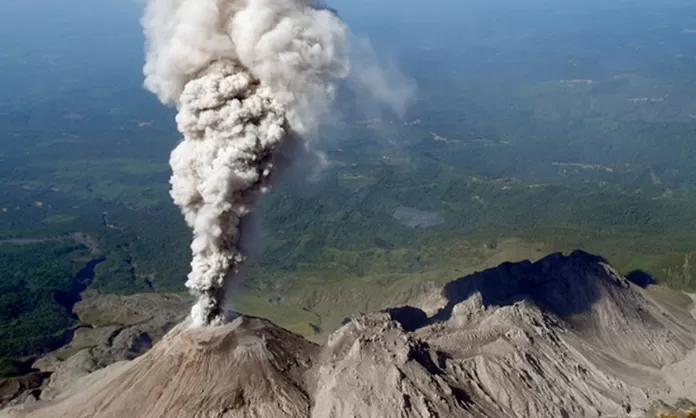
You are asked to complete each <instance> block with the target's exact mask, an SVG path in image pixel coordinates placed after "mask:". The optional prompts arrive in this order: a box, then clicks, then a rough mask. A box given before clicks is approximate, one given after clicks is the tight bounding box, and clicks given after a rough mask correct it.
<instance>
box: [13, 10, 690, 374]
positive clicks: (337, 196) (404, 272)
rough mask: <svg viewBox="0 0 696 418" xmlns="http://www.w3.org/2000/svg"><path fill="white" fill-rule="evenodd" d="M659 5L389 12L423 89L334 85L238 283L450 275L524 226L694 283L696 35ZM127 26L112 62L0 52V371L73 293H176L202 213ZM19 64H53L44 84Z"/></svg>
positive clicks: (52, 339) (295, 285)
mask: <svg viewBox="0 0 696 418" xmlns="http://www.w3.org/2000/svg"><path fill="white" fill-rule="evenodd" d="M687 9H688V8H687ZM688 10H692V9H688ZM656 13H657V12H655V11H654V10H647V9H646V10H643V9H639V10H634V11H633V12H632V13H631V14H630V15H629V17H628V18H627V19H626V20H625V21H621V22H620V23H617V20H616V11H611V10H604V9H601V8H600V9H598V10H593V11H592V12H591V13H590V12H588V13H587V14H583V15H572V14H570V13H560V12H558V13H556V12H552V11H549V12H548V14H545V15H542V16H536V17H534V18H532V17H530V16H528V15H526V14H523V13H522V14H514V15H512V14H510V15H502V16H496V17H495V18H496V19H502V20H501V21H500V22H497V23H496V26H498V27H502V28H503V29H501V30H500V31H498V32H495V33H492V32H491V30H490V27H491V25H492V24H493V23H492V20H491V19H493V18H494V17H493V16H479V19H471V20H466V21H464V22H457V24H456V25H455V24H447V23H446V22H445V23H443V24H442V25H441V26H438V27H432V26H424V25H425V24H423V23H419V22H418V21H414V22H411V23H410V24H409V25H405V26H404V27H402V28H390V29H384V30H383V32H380V33H379V34H377V35H379V36H381V39H382V40H383V42H384V43H386V44H388V47H389V48H391V49H392V50H393V51H395V52H394V53H395V56H396V57H397V58H398V60H399V62H400V63H401V65H402V66H403V72H404V73H407V74H409V75H410V76H412V77H413V78H414V79H415V81H416V82H417V85H418V97H417V100H415V101H414V103H413V104H412V105H411V106H410V107H409V108H408V109H407V110H406V111H405V112H403V113H402V114H395V112H393V111H392V112H390V111H388V110H384V111H375V112H371V113H370V112H367V110H366V108H367V107H366V106H362V104H363V103H362V102H361V98H360V97H358V95H357V93H355V92H354V91H351V89H350V87H351V86H350V85H347V86H341V88H340V89H339V91H338V99H339V100H338V103H339V104H338V105H337V108H336V114H337V115H339V114H340V117H336V120H331V121H330V123H327V124H326V125H325V126H323V127H322V128H321V129H320V131H319V132H318V133H317V134H316V136H317V138H312V139H313V140H314V141H313V143H314V144H316V148H317V151H321V152H322V153H323V155H325V157H326V164H325V166H321V165H320V164H319V163H317V162H316V161H315V160H313V159H311V158H309V157H306V158H307V159H306V160H301V161H299V162H298V164H297V167H296V168H295V170H294V171H292V173H291V175H288V176H286V177H285V178H284V179H283V180H282V181H281V182H280V184H278V186H277V187H276V189H274V190H273V191H271V192H270V193H269V194H267V195H266V196H264V198H263V199H262V201H261V204H260V208H259V215H260V218H261V223H262V228H261V230H262V236H261V237H260V239H259V251H258V253H256V254H254V255H253V257H252V258H251V260H250V264H249V269H248V271H247V272H246V275H245V278H244V282H243V285H242V289H241V290H240V295H241V296H240V298H241V299H244V297H246V296H247V295H251V296H249V298H250V299H249V300H253V301H255V302H256V301H257V300H260V301H268V300H269V298H271V297H276V296H277V294H278V293H279V292H281V291H285V290H288V289H290V290H292V295H302V297H298V298H297V300H295V301H293V303H296V304H297V306H298V307H299V308H298V310H301V309H304V308H305V307H306V306H308V305H312V304H313V303H314V300H311V301H307V300H302V298H303V297H304V296H306V295H309V296H307V298H306V299H311V298H315V299H316V297H315V296H316V295H315V294H313V293H312V291H313V290H314V289H315V288H317V287H318V286H319V285H323V284H328V285H335V286H337V288H340V289H342V290H343V289H348V288H349V287H350V286H351V284H352V283H359V285H357V286H358V287H360V289H358V290H361V291H364V292H366V293H371V294H379V292H378V291H375V289H378V290H380V291H385V292H386V290H385V289H391V288H390V287H389V286H392V285H393V284H394V282H396V281H398V280H412V281H414V282H416V281H419V280H430V278H431V277H430V276H429V274H431V273H432V272H438V274H440V273H441V275H442V280H446V279H449V280H451V279H455V278H457V275H458V274H459V272H461V271H466V270H467V269H470V268H478V267H479V266H483V265H487V264H486V263H489V262H502V260H506V259H515V258H516V257H520V254H525V256H526V254H527V252H525V251H526V250H525V251H522V250H519V251H517V249H515V248H510V245H509V244H508V243H509V242H513V241H514V242H515V243H516V244H514V245H517V246H518V247H520V248H522V249H527V248H533V249H534V254H538V255H543V254H544V253H549V252H555V251H572V250H574V249H576V248H580V249H584V250H586V251H589V252H595V253H599V254H601V255H603V256H605V257H606V258H607V259H609V261H610V262H611V263H612V264H613V265H614V266H615V267H616V268H617V269H618V270H619V271H620V272H621V273H623V274H629V273H631V272H632V271H634V270H641V271H645V272H647V273H649V274H650V275H652V276H653V277H654V278H655V279H656V280H657V282H658V283H663V284H668V285H670V286H672V287H674V288H678V289H684V290H690V291H696V279H695V278H694V276H695V275H696V270H694V265H695V264H696V263H692V262H690V260H691V257H692V256H693V255H694V254H696V235H695V234H693V230H694V229H695V228H696V210H694V208H696V165H694V164H693V161H694V160H695V157H696V116H695V115H696V101H695V100H694V99H693V98H694V97H696V78H694V74H696V71H694V69H696V58H695V57H696V46H695V45H696V44H695V43H694V42H693V39H694V38H693V36H692V35H689V33H687V32H685V29H686V28H687V27H688V24H690V21H689V20H688V19H687V18H686V17H685V16H686V15H688V13H686V12H685V11H684V10H682V9H679V8H670V9H665V10H662V11H660V13H657V15H656ZM658 15H659V16H658ZM501 22H502V23H503V24H502V25H501ZM664 22H670V23H664ZM590 27H592V28H599V29H596V30H594V29H593V30H591V31H590V30H588V28H590ZM646 27H649V28H651V30H649V31H646V30H644V28H646ZM374 30H376V31H380V30H382V29H374ZM580 31H582V33H586V34H587V36H586V37H585V38H584V39H583V41H582V42H575V36H576V33H578V32H580ZM413 34H418V35H419V36H418V39H414V38H413ZM109 35H110V34H109ZM689 36H691V38H688V37H689ZM131 41H133V44H128V45H127V47H126V46H124V47H123V48H122V50H119V51H113V55H114V57H116V56H117V55H118V54H121V55H118V56H119V57H123V59H120V58H119V59H118V60H116V59H115V58H114V57H111V55H110V56H109V57H108V58H109V61H108V62H109V67H108V68H109V71H110V72H109V74H111V76H110V77H95V76H94V75H93V74H92V73H90V72H88V71H87V70H88V69H87V68H86V67H84V66H79V65H77V64H75V63H76V62H78V61H75V60H73V61H70V60H65V61H61V60H60V59H59V58H55V59H54V60H52V59H48V58H46V56H45V55H32V54H36V52H35V51H34V52H26V53H19V52H17V53H13V54H8V55H7V59H6V60H4V61H1V62H0V68H2V70H3V71H4V72H3V74H4V75H5V73H7V80H10V81H7V82H5V85H3V81H2V80H0V89H3V88H5V89H4V90H2V91H6V92H7V93H6V94H7V98H6V100H2V101H0V376H2V375H3V374H5V375H7V374H14V373H17V372H19V371H21V370H23V369H22V367H23V364H22V363H21V362H17V359H18V358H21V357H22V356H25V355H27V354H34V353H39V352H43V351H46V350H50V349H51V348H55V346H56V344H60V343H61V342H63V341H64V340H65V338H68V337H69V335H70V332H71V330H73V329H74V328H75V327H77V326H81V325H83V324H81V323H80V321H79V318H76V317H75V315H74V314H73V312H72V310H71V308H72V306H73V304H74V303H76V302H77V301H78V300H79V299H80V294H81V293H83V292H84V291H85V290H89V291H90V292H101V293H115V294H121V295H128V294H134V293H142V292H182V291H184V283H185V281H186V275H187V274H188V270H189V260H190V252H189V242H190V231H189V230H188V228H187V227H186V225H185V224H184V221H183V218H182V216H181V214H180V213H179V211H178V209H177V208H176V207H175V206H174V205H173V203H172V202H171V199H170V196H169V194H168V189H169V183H168V182H169V175H170V170H169V166H168V155H169V152H170V150H171V149H172V148H173V147H174V146H175V145H176V142H177V141H178V138H179V134H178V133H177V132H176V129H175V121H174V112H173V110H172V109H165V108H163V107H162V106H161V105H160V104H159V103H157V102H156V100H155V99H154V98H152V97H150V96H149V94H148V93H146V92H144V91H143V89H142V88H141V73H140V71H139V65H140V64H139V61H138V60H140V59H141V57H140V55H137V54H140V52H141V50H142V48H141V45H140V41H141V40H140V39H133V40H131ZM136 53H137V54H136ZM110 54H111V52H110ZM114 61H118V62H114ZM126 64H127V65H126ZM41 65H46V66H48V67H47V68H44V67H41ZM26 66H31V68H27V67H26ZM83 67H84V68H83ZM124 67H125V68H124ZM136 70H137V71H136ZM26 72H28V73H32V74H33V73H40V74H51V77H55V79H54V80H49V81H51V82H50V83H48V81H47V82H46V83H47V84H50V85H42V88H43V90H42V91H41V92H40V93H37V89H36V86H34V85H33V84H32V83H27V82H26V80H25V78H26V77H24V74H25V73H26ZM38 78H39V77H37V79H38ZM22 80H24V81H22ZM44 90H45V91H44ZM366 113H367V114H366ZM303 158H305V157H303ZM315 166H316V167H315ZM320 166H321V167H320ZM314 168H321V169H316V170H315V169H314ZM511 240H512V241H511ZM344 286H345V287H344ZM307 289H309V290H307ZM305 290H307V292H304V291H305ZM346 293H348V292H346ZM254 298H255V299H254ZM242 302H244V300H242ZM351 302H352V301H351ZM264 303H266V302H264ZM248 305H249V304H246V305H245V304H244V303H240V306H242V307H244V306H248ZM256 306H266V305H258V304H257V305H256ZM305 311H307V312H308V309H307V310H305ZM305 311H303V313H302V314H303V315H304V313H306V312H305ZM307 315H311V313H308V314H307ZM341 319H342V318H339V319H338V321H340V320H341ZM305 322H306V321H305Z"/></svg>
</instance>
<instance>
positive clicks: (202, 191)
mask: <svg viewBox="0 0 696 418" xmlns="http://www.w3.org/2000/svg"><path fill="white" fill-rule="evenodd" d="M143 27H144V30H145V35H146V38H147V56H146V64H145V68H144V73H145V86H146V87H147V88H148V89H149V90H150V91H152V92H153V93H155V94H156V95H157V96H158V97H159V98H160V100H161V101H162V102H163V103H165V104H171V105H176V106H177V108H178V114H177V117H176V121H177V126H178V128H179V131H180V132H181V134H182V135H183V141H182V142H181V143H180V144H179V146H178V147H177V148H176V149H175V150H174V151H173V152H172V154H171V158H170V164H171V167H172V172H173V174H172V178H171V185H172V190H171V195H172V198H173V200H174V202H175V203H176V204H177V205H178V206H179V207H180V208H181V211H182V213H183V214H184V217H185V219H186V222H187V223H188V225H189V226H190V227H191V228H192V230H193V242H192V243H191V251H192V253H193V259H192V261H191V272H190V273H189V275H188V281H187V282H186V286H187V287H188V288H189V289H190V290H191V291H192V292H193V293H194V294H195V295H197V296H198V298H199V300H198V302H197V303H196V305H195V306H194V307H193V309H192V311H191V315H192V318H193V323H194V325H196V326H204V325H216V324H220V323H223V322H224V321H225V307H224V301H225V290H226V288H227V287H228V286H229V285H230V282H231V281H232V280H233V279H234V278H235V277H236V276H237V275H238V274H239V269H240V268H241V266H242V264H243V263H244V261H245V259H246V251H245V248H246V246H245V243H248V242H249V241H250V240H253V238H254V237H252V236H245V234H247V235H248V234H250V233H253V232H249V231H253V228H246V227H244V223H245V222H247V221H248V219H250V217H249V216H250V215H251V214H252V213H253V211H254V210H255V208H256V204H257V200H258V199H259V197H260V195H261V194H262V193H264V192H265V191H266V190H267V188H268V187H269V186H270V185H271V181H272V180H273V178H274V176H277V175H278V174H279V172H280V170H279V168H281V165H282V164H280V163H281V161H280V160H282V158H281V157H285V156H282V155H281V154H282V152H283V149H284V147H286V146H287V144H288V142H289V141H291V140H293V139H294V138H297V137H300V136H302V135H303V134H306V133H307V132H308V131H310V130H312V129H314V128H315V127H316V125H317V123H318V121H319V120H320V119H321V117H322V112H323V111H326V110H327V109H328V106H329V104H330V101H331V99H332V97H333V90H334V88H333V84H332V81H334V80H337V79H340V78H344V77H346V76H347V74H348V61H347V59H346V55H345V42H346V34H345V27H344V25H343V23H342V22H341V21H340V20H339V19H338V18H337V17H336V16H335V15H334V14H333V13H331V12H330V11H328V10H317V9H314V8H312V7H311V3H310V1H308V0H150V1H149V2H148V4H147V8H146V11H145V17H144V18H143ZM243 232H244V233H243Z"/></svg>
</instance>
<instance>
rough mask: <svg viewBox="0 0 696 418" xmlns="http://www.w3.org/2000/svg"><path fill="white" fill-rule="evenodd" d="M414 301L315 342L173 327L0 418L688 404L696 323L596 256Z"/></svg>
mask: <svg viewBox="0 0 696 418" xmlns="http://www.w3.org/2000/svg"><path fill="white" fill-rule="evenodd" d="M423 301H424V302H423V306H419V307H398V308H393V309H389V310H386V311H383V312H377V313H372V314H369V315H365V316H362V317H358V318H354V319H353V320H352V321H350V322H349V323H347V324H346V325H344V326H343V327H342V328H341V329H339V330H338V331H336V332H335V333H334V334H333V335H332V336H331V337H330V339H329V341H328V342H327V343H326V344H325V345H324V346H323V347H319V346H316V345H314V344H312V343H310V342H308V341H306V340H304V339H303V338H302V337H300V336H297V335H295V334H292V333H290V332H288V331H285V330H283V329H281V328H279V327H277V326H275V325H273V324H272V323H270V322H268V321H265V320H262V319H258V318H250V317H239V318H237V319H235V320H233V321H232V322H231V323H229V324H228V325H225V326H223V327H219V328H206V329H191V328H189V327H188V326H187V324H186V323H183V324H181V325H179V326H177V327H176V328H174V329H173V330H172V331H170V332H169V333H168V334H167V335H166V336H165V337H164V338H163V339H162V340H161V341H160V342H159V343H157V344H156V345H155V346H154V347H153V348H152V349H151V350H149V351H147V352H146V353H145V354H144V355H142V356H140V357H138V358H136V359H135V360H132V361H129V362H123V363H117V364H113V365H111V366H109V367H107V368H106V369H102V370H98V371H96V372H94V373H92V374H90V375H87V376H84V377H81V378H79V379H77V380H76V381H74V382H73V384H72V385H71V387H70V389H68V390H64V391H63V392H62V394H61V395H59V396H58V397H57V398H55V399H54V400H52V401H41V402H35V403H33V404H28V405H25V406H23V407H15V408H14V409H10V410H7V411H5V415H4V416H18V417H31V418H41V417H71V418H73V417H74V418H80V417H105V418H110V417H132V418H140V417H142V418H145V417H167V418H169V417H174V418H176V417H182V418H183V417H264V418H266V417H267V418H274V417H298V418H299V417H303V418H305V417H311V418H353V417H361V418H362V417H374V418H391V417H394V418H397V417H398V418H404V417H419V418H420V417H423V418H425V417H431V418H434V417H496V418H497V417H515V418H522V417H525V418H526V417H549V418H551V417H554V418H556V417H600V416H601V417H627V416H634V417H644V416H647V415H650V414H654V413H655V411H656V406H655V405H658V406H659V405H662V403H660V402H662V401H664V402H666V403H665V404H664V405H668V404H669V405H678V404H682V405H685V404H688V403H689V401H688V400H686V399H680V398H691V401H694V400H696V399H693V398H694V397H696V391H695V390H694V389H695V388H696V386H695V381H694V379H693V376H694V375H696V357H695V356H696V354H695V353H696V351H694V346H696V320H695V319H694V318H693V316H692V315H690V314H689V312H687V311H686V310H685V309H682V308H678V307H675V306H665V305H663V304H662V302H657V301H656V300H654V299H653V298H652V297H651V296H650V294H649V293H648V292H646V291H645V290H643V289H641V288H639V287H637V286H635V285H634V284H631V283H630V282H629V281H628V280H626V279H625V278H624V277H622V276H620V275H619V274H618V273H617V272H616V271H614V270H613V269H612V268H611V267H610V266H609V265H608V264H607V263H606V261H605V260H603V259H601V258H600V257H596V256H592V255H589V254H586V253H583V252H575V253H573V254H571V255H570V256H563V255H560V254H555V255H551V256H548V257H546V258H544V259H542V260H540V261H539V262H537V263H528V262H523V263H516V264H512V263H507V264H503V265H501V266H499V267H497V268H495V269H490V270H486V271H483V272H480V273H477V274H474V275H470V276H468V277H465V278H462V279H459V280H456V281H454V282H451V283H450V284H448V285H447V286H446V287H445V288H444V289H443V291H442V293H441V295H440V296H433V295H426V296H425V297H424V298H423ZM129 335H130V336H129V338H128V341H130V343H129V344H130V345H129V344H126V345H127V346H129V347H132V346H133V345H135V346H138V341H139V340H138V338H137V332H135V333H131V334H129ZM134 352H135V353H137V350H134ZM78 360H79V358H78V359H76V360H75V361H78ZM0 416H3V415H2V413H0Z"/></svg>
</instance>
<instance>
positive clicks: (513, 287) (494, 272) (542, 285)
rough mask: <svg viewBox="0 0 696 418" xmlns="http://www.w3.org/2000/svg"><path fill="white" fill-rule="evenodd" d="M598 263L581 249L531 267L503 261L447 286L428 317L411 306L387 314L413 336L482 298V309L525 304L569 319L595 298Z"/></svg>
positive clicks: (527, 264) (539, 262)
mask: <svg viewBox="0 0 696 418" xmlns="http://www.w3.org/2000/svg"><path fill="white" fill-rule="evenodd" d="M600 263H607V264H608V261H607V260H606V259H605V258H603V257H600V256H596V255H592V254H589V253H586V252H584V251H580V250H576V251H573V252H572V253H571V254H570V255H568V256H566V255H563V254H561V253H556V254H551V255H548V256H546V257H544V258H543V259H541V260H539V261H537V262H535V263H532V262H530V261H522V262H519V263H511V262H506V263H503V264H501V265H499V266H498V267H494V268H490V269H487V270H484V271H481V272H477V273H473V274H470V275H468V276H465V277H461V278H459V279H457V280H454V281H452V282H450V283H448V284H447V285H445V287H444V289H443V295H444V296H445V298H446V299H447V305H446V306H445V307H444V308H442V309H441V310H440V311H439V312H437V313H436V314H435V315H433V316H432V317H431V318H428V316H427V315H426V314H425V312H423V311H422V310H420V309H418V308H414V307H411V306H403V307H398V308H393V309H389V310H388V313H389V314H390V315H391V317H392V319H393V320H394V321H397V322H399V323H400V324H401V325H402V327H403V328H404V330H405V331H415V330H416V329H418V328H421V327H423V326H426V325H428V324H431V323H434V322H443V321H447V320H448V319H450V318H451V316H452V310H453V309H454V307H455V306H456V305H457V304H459V303H460V302H463V301H464V300H466V299H467V298H469V297H470V296H471V295H473V294H475V293H480V294H481V298H482V300H483V304H484V306H486V307H488V306H509V305H513V304H514V303H516V302H520V301H522V300H528V301H530V302H533V303H534V304H535V305H537V306H538V307H539V308H540V309H542V310H544V311H546V312H549V313H553V314H555V315H557V316H558V317H560V318H568V317H570V316H573V315H576V314H581V313H585V312H588V311H590V310H591V308H592V305H593V304H594V303H595V302H596V301H597V300H598V299H599V297H600V294H601V290H600V288H599V283H598V282H597V277H602V274H601V273H603V272H598V271H597V270H598V269H603V267H602V265H601V264H600ZM598 273H600V274H598Z"/></svg>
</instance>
